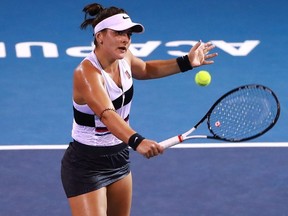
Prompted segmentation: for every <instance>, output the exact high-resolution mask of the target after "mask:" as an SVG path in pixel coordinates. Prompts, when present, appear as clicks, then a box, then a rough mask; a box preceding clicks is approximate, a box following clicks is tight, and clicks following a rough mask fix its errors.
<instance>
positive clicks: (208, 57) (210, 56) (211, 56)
mask: <svg viewBox="0 0 288 216" xmlns="http://www.w3.org/2000/svg"><path fill="white" fill-rule="evenodd" d="M217 55H218V53H211V54H209V55H205V59H210V58H213V57H215V56H217Z"/></svg>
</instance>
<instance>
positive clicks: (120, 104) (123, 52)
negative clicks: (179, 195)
mask: <svg viewBox="0 0 288 216" xmlns="http://www.w3.org/2000/svg"><path fill="white" fill-rule="evenodd" d="M83 12H84V13H85V20H84V22H83V23H82V24H81V28H82V29H85V28H86V27H88V26H92V28H93V31H94V44H95V49H94V50H93V51H92V52H91V53H90V54H89V55H88V56H87V57H86V58H85V59H83V61H82V62H81V63H80V64H79V66H78V67H77V68H76V69H75V71H74V85H73V110H74V121H73V128H72V138H73V142H71V143H70V145H69V147H68V148H67V150H66V152H65V154H64V156H63V159H62V168H61V178H62V183H63V187H64V190H65V193H66V195H67V198H68V200H69V204H70V207H71V211H72V215H73V216H92V215H93V216H104V215H105V216H106V215H108V216H129V215H130V207H131V197H132V177H131V171H130V166H129V165H130V161H129V149H128V146H130V147H131V148H132V149H133V150H135V151H137V152H138V153H139V154H141V155H143V156H145V157H146V158H151V157H154V156H157V155H159V154H162V153H163V151H164V149H163V147H161V146H160V145H158V143H157V142H156V141H153V140H149V139H146V138H144V137H143V136H142V135H140V134H139V133H137V132H136V131H135V130H133V129H132V128H131V127H130V126H129V113H130V107H131V102H132V98H133V78H134V79H139V80H145V79H155V78H161V77H166V76H169V75H173V74H176V73H179V72H184V71H188V70H191V69H192V68H193V67H198V66H201V65H207V64H212V63H213V61H212V60H211V58H213V57H215V56H217V53H212V54H207V53H208V52H209V51H211V50H212V49H213V48H214V46H213V45H212V44H211V43H202V42H201V41H199V42H198V43H197V44H196V45H195V46H194V47H193V48H192V49H191V50H190V52H189V53H188V55H186V56H183V57H179V58H177V59H171V60H155V61H147V62H144V61H142V60H141V59H139V58H137V57H135V56H134V55H133V54H132V53H131V52H130V51H129V46H130V44H131V36H132V33H142V32H143V31H144V27H143V26H142V25H141V24H139V23H134V22H133V21H132V20H131V18H130V17H129V15H128V14H127V13H126V12H125V11H124V10H123V9H120V8H116V7H109V8H104V7H102V6H101V5H99V4H96V3H95V4H90V5H87V6H86V7H85V8H84V9H83Z"/></svg>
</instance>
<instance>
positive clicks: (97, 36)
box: [95, 32, 103, 44]
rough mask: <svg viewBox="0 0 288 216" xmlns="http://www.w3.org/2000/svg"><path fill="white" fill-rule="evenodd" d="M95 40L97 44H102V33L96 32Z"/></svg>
mask: <svg viewBox="0 0 288 216" xmlns="http://www.w3.org/2000/svg"><path fill="white" fill-rule="evenodd" d="M95 38H96V41H97V43H99V44H103V33H102V32H98V33H97V34H96V35H95Z"/></svg>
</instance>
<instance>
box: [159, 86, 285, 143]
mask: <svg viewBox="0 0 288 216" xmlns="http://www.w3.org/2000/svg"><path fill="white" fill-rule="evenodd" d="M279 115H280V103H279V100H278V98H277V96H276V95H275V93H274V92H273V91H272V90H271V89H270V88H268V87H265V86H263V85H258V84H251V85H244V86H240V87H238V88H235V89H233V90H231V91H229V92H227V93H226V94H224V95H223V96H222V97H220V98H219V99H218V100H217V101H216V102H215V103H214V104H213V105H212V107H211V108H210V109H209V111H208V112H207V113H206V115H205V116H204V117H203V118H202V119H201V120H200V121H199V122H198V123H197V124H196V125H195V126H194V127H192V128H191V129H190V130H188V131H187V132H185V133H183V134H180V135H178V136H174V137H171V138H170V139H167V140H164V141H162V142H160V143H159V144H160V145H162V146H163V147H164V148H168V147H171V146H173V145H176V144H179V143H181V142H183V141H184V140H188V139H216V140H222V141H229V142H242V141H247V140H251V139H254V138H256V137H259V136H261V135H263V134H264V133H266V132H267V131H269V130H270V129H271V128H272V127H273V126H274V125H275V124H276V122H277V120H278V118H279ZM204 121H207V126H208V129H209V131H210V133H211V134H210V135H191V134H192V133H193V132H194V131H195V130H196V129H197V128H198V127H199V125H201V124H202V123H203V122H204Z"/></svg>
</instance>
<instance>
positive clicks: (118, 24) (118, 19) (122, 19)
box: [94, 13, 144, 35]
mask: <svg viewBox="0 0 288 216" xmlns="http://www.w3.org/2000/svg"><path fill="white" fill-rule="evenodd" d="M103 29H112V30H114V31H124V30H127V29H131V30H132V32H135V33H142V32H144V27H143V26H142V25H141V24H140V23H133V22H132V20H131V19H130V17H129V16H128V15H127V14H125V13H121V14H116V15H114V16H111V17H108V18H106V19H104V20H102V21H101V22H99V23H98V24H97V25H96V26H95V28H94V34H95V35H96V34H97V33H98V32H100V31H102V30H103Z"/></svg>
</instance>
